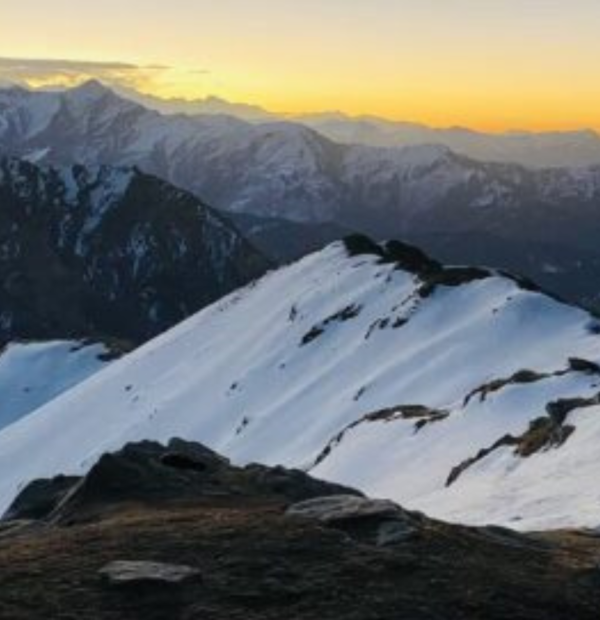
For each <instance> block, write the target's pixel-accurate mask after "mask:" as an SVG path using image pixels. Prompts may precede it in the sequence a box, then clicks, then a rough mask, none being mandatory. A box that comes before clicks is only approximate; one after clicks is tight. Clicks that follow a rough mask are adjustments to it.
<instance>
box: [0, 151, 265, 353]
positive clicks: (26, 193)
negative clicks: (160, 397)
mask: <svg viewBox="0 0 600 620" xmlns="http://www.w3.org/2000/svg"><path fill="white" fill-rule="evenodd" d="M0 246H1V248H2V261H1V262H0V280H1V282H2V285H1V286H0V341H7V340H11V339H15V338H35V339H44V338H56V337H65V338H66V337H82V336H112V337H117V338H120V339H124V340H128V341H132V342H135V343H137V342H140V341H143V340H146V339H147V338H149V337H151V336H153V335H156V334H158V333H160V332H162V331H164V330H165V329H167V328H168V327H170V326H172V325H173V324H175V323H177V322H178V321H180V320H182V319H183V318H185V317H187V316H188V315H190V314H192V313H193V312H195V311H196V310H198V309H200V308H202V307H203V306H206V305H208V304H210V303H212V302H213V301H215V300H216V299H218V298H219V297H221V296H223V295H224V294H226V293H228V292H230V291H231V290H233V289H235V288H238V287H239V286H242V285H243V284H246V283H247V282H249V281H250V280H252V279H254V278H256V277H258V276H260V275H262V274H263V273H264V271H265V270H266V269H267V267H268V266H269V262H268V261H267V260H266V259H265V258H264V257H263V256H262V255H261V254H260V253H259V252H258V251H257V250H255V249H254V248H253V247H252V246H251V245H250V244H249V243H248V242H246V241H245V240H244V239H243V238H242V236H241V235H240V234H239V233H238V232H237V230H236V229H235V228H233V226H232V225H230V224H229V223H228V222H227V221H226V220H224V219H222V218H221V217H220V216H219V215H217V213H216V212H215V211H213V210H212V209H210V208H209V207H207V206H206V205H204V204H203V203H202V202H201V201H199V200H198V199H197V198H195V197H193V196H192V195H190V194H187V193H186V192H182V191H180V190H177V189H175V188H174V187H172V186H170V185H169V184H167V183H165V182H163V181H160V180H158V179H157V178H155V177H151V176H148V175H144V174H142V173H140V172H139V171H137V170H135V169H114V168H107V167H95V168H85V167H83V166H71V167H65V168H39V167H36V166H34V165H32V164H29V163H26V162H21V161H18V160H10V159H5V160H0Z"/></svg>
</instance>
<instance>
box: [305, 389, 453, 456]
mask: <svg viewBox="0 0 600 620" xmlns="http://www.w3.org/2000/svg"><path fill="white" fill-rule="evenodd" d="M355 400H356V397H355ZM449 415H450V413H449V412H448V411H445V410H443V409H431V408H430V407H426V406H424V405H398V406H397V407H389V408H387V409H380V410H378V411H373V412H372V413H368V414H366V415H364V416H363V417H362V418H360V419H358V420H355V421H354V422H352V423H350V424H348V426H346V427H345V428H343V429H342V430H341V431H340V432H339V433H337V434H336V435H335V437H333V439H331V440H330V441H329V442H328V443H327V445H326V446H325V447H324V448H323V450H321V452H320V453H319V455H318V456H317V458H316V459H315V463H314V465H313V466H316V465H319V464H320V463H322V462H323V461H324V460H325V459H326V458H327V457H328V456H329V455H330V454H331V452H332V450H333V449H334V448H335V447H336V446H338V445H339V444H340V443H341V442H342V441H343V439H344V437H345V435H346V434H347V433H348V432H349V431H351V430H353V429H355V428H356V427H357V426H360V425H361V424H365V423H372V422H385V423H388V422H394V421H396V420H414V421H415V422H414V428H415V433H416V432H418V431H420V430H421V429H423V428H424V427H425V426H427V425H428V424H431V423H433V422H441V421H443V420H445V419H446V418H447V417H448V416H449Z"/></svg>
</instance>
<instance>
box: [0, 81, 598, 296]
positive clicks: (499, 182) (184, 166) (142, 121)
mask: <svg viewBox="0 0 600 620" xmlns="http://www.w3.org/2000/svg"><path fill="white" fill-rule="evenodd" d="M1 152H4V153H6V154H9V155H15V156H19V157H22V158H27V159H29V160H33V161H38V162H50V163H54V164H59V165H70V164H72V163H73V162H81V163H83V164H85V165H92V166H95V165H104V164H110V165H119V166H121V165H123V166H136V167H138V168H139V169H140V170H143V171H144V172H146V173H147V174H153V175H156V176H158V177H161V178H163V179H166V180H167V181H169V182H170V183H173V184H175V185H176V186H178V187H182V188H184V189H186V190H189V191H191V192H194V193H195V194H196V195H198V196H202V197H203V199H204V200H206V201H207V202H208V203H209V204H211V205H215V206H216V207H218V208H219V209H222V210H224V211H228V212H229V213H232V214H234V215H240V214H241V215H244V216H247V215H251V216H253V217H255V218H261V219H264V220H267V222H265V225H264V226H263V227H262V229H263V230H264V229H265V227H267V226H268V221H269V220H270V221H271V224H272V220H279V221H280V222H281V221H282V220H288V221H292V222H294V223H300V224H303V225H306V224H309V225H310V226H311V227H313V228H312V230H308V229H306V228H305V230H304V234H305V235H307V242H306V244H305V245H306V247H307V248H311V247H315V246H318V245H319V243H320V242H321V241H328V240H329V237H328V234H325V235H323V230H319V228H321V229H322V228H323V226H324V225H327V226H333V227H336V228H339V229H345V230H352V231H361V232H366V233H368V234H370V235H372V236H375V237H378V238H389V237H401V238H404V239H407V240H409V241H413V242H417V243H419V244H423V245H424V247H425V248H426V249H428V250H429V251H430V252H432V253H434V254H435V253H437V252H438V251H440V250H442V253H443V255H444V256H448V257H449V258H451V259H452V260H455V259H454V257H455V256H456V257H457V258H456V260H458V261H459V262H463V263H466V262H468V261H469V260H470V259H471V258H472V255H473V253H472V252H471V249H470V245H471V244H470V243H468V244H465V243H464V241H465V239H475V240H481V239H491V244H490V246H489V247H490V250H489V251H488V249H487V248H488V245H487V244H486V243H478V244H477V246H478V248H479V249H478V251H477V254H476V259H477V262H480V263H482V264H488V265H490V266H493V267H498V268H511V269H514V268H515V266H516V268H517V270H518V271H521V272H523V273H525V274H526V275H527V276H529V277H530V278H532V279H534V280H536V281H537V280H539V281H543V283H544V284H545V285H546V286H548V287H549V288H550V289H551V290H553V291H554V292H557V293H559V294H561V295H563V296H565V297H567V298H568V299H569V300H572V301H576V302H578V303H584V304H587V305H589V306H590V307H596V306H598V304H599V303H600V302H599V299H598V294H599V291H598V287H597V286H596V285H595V284H594V283H595V282H596V281H598V280H599V278H600V250H598V246H597V243H596V240H597V237H598V234H599V233H600V230H599V228H598V222H600V166H598V167H589V168H572V169H562V168H548V169H541V170H536V169H529V168H526V167H523V166H520V165H517V164H501V163H483V162H479V161H476V160H474V159H469V158H467V157H465V156H462V155H458V154H456V153H454V152H453V151H451V150H449V149H447V148H446V147H441V146H412V147H406V148H375V147H365V146H361V145H344V144H340V143H336V142H333V141H331V140H328V139H327V138H325V137H323V136H322V135H320V134H319V133H317V132H316V131H313V130H312V129H309V128H307V127H304V126H302V125H299V124H295V123H289V122H276V123H263V124H252V123H246V122H244V121H241V120H239V119H235V118H233V117H226V116H210V115H204V116H198V117H190V116H183V115H178V116H165V115H161V114H159V113H157V112H155V111H150V110H147V109H145V108H144V107H142V106H140V105H138V104H135V103H133V102H131V101H128V100H126V99H123V98H120V97H118V96H117V95H116V94H114V93H113V92H112V91H110V90H108V89H106V88H105V87H103V86H102V85H101V84H99V83H94V82H92V83H88V84H85V85H83V86H81V87H78V88H76V89H72V90H69V91H64V92H55V93H40V92H31V91H26V90H20V89H10V90H5V91H0V153H1ZM255 224H256V222H254V223H252V222H251V223H250V228H248V229H247V230H251V229H254V230H256V225H255ZM315 225H316V228H314V226H315ZM290 228H291V227H290ZM247 230H242V232H247ZM284 233H285V231H282V234H284ZM308 233H310V239H308ZM265 238H266V239H267V242H265V245H264V246H262V247H264V248H265V249H266V250H267V251H268V253H270V254H272V255H273V256H280V255H281V245H282V244H281V240H280V237H279V236H277V235H270V237H265V236H263V240H264V239H265ZM289 243H291V242H289ZM284 245H287V243H285V244H284ZM269 246H270V247H269ZM293 256H295V255H294V254H292V257H293Z"/></svg>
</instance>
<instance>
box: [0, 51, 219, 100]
mask: <svg viewBox="0 0 600 620" xmlns="http://www.w3.org/2000/svg"><path fill="white" fill-rule="evenodd" d="M209 74H210V72H209V71H207V70H205V69H197V68H193V69H185V70H182V69H176V68H174V67H171V66H169V65H162V64H149V65H138V64H133V63H127V62H117V61H115V62H104V61H101V62H97V61H88V60H70V59H50V58H7V57H0V81H5V82H12V83H16V84H21V85H24V86H29V87H33V88H58V87H66V86H75V85H77V84H81V83H82V82H85V81H86V80H90V79H97V80H100V81H102V82H104V83H105V84H107V85H109V86H113V87H116V88H126V89H135V90H140V91H144V92H160V91H161V89H164V87H165V85H169V84H173V83H174V82H176V81H178V80H182V79H183V78H184V77H185V81H188V82H189V81H191V80H199V79H202V77H203V76H206V75H209Z"/></svg>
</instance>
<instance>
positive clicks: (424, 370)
mask: <svg viewBox="0 0 600 620" xmlns="http://www.w3.org/2000/svg"><path fill="white" fill-rule="evenodd" d="M599 334H600V322H599V321H598V319H596V318H594V317H592V316H591V315H589V314H588V313H586V312H585V311H583V310H581V309H579V308H575V307H572V306H568V305H564V304H562V303H559V302H557V301H555V300H554V299H552V298H550V297H548V296H547V295H545V294H544V293H542V292H540V291H538V290H536V289H535V287H534V286H533V285H532V284H531V283H529V282H527V281H524V280H522V279H520V278H516V277H513V276H509V275H506V274H501V273H498V272H495V271H491V270H488V269H481V268H466V267H463V268H456V267H447V266H444V265H441V264H440V263H438V262H436V261H434V260H432V259H431V258H429V257H427V256H426V255H425V254H423V253H422V252H421V251H419V250H418V249H416V248H412V247H410V246H406V245H404V244H401V243H398V242H394V243H389V244H387V245H385V246H382V245H377V244H375V243H373V242H372V241H370V240H369V239H366V238H364V237H360V236H354V237H350V238H347V239H346V241H345V242H344V243H337V244H333V245H332V246H329V247H328V248H326V249H325V250H323V251H321V252H319V253H316V254H313V255H311V256H309V257H307V258H305V259H303V260H301V261H299V262H297V263H294V264H293V265H291V266H289V267H286V268H282V269H280V270H278V271H275V272H273V273H270V274H268V275H267V276H265V277H264V278H263V279H261V280H259V281H258V282H257V283H255V284H253V285H251V286H248V287H245V288H243V289H241V290H238V291H236V292H235V293H233V294H232V295H230V296H228V297H226V298H225V299H223V300H221V301H219V302H217V303H216V304H214V305H212V306H210V307H209V308H207V309H205V310H203V311H202V312H200V313H199V314H197V315H195V316H194V317H192V318H190V319H189V320H187V321H185V322H184V323H182V324H181V325H179V326H178V327H176V328H174V329H173V330H171V331H170V332H168V333H166V334H164V335H161V336H160V337H158V338H157V339H155V340H153V341H152V342H150V343H148V344H147V345H145V346H143V347H141V348H139V349H137V350H136V351H134V352H133V353H131V354H129V355H127V356H125V357H124V358H123V359H121V360H118V361H116V362H114V363H113V364H112V365H111V366H110V367H109V368H108V369H106V370H102V371H100V372H99V373H97V374H96V375H95V376H94V377H93V378H92V379H90V380H89V381H85V382H83V383H81V384H79V386H77V387H76V388H74V389H72V390H70V391H69V392H68V393H67V394H65V395H63V396H60V397H58V398H56V399H55V400H53V401H51V402H50V403H49V404H47V405H46V406H44V407H42V408H41V409H38V410H37V411H36V412H35V413H34V414H32V415H28V416H25V417H24V418H22V419H21V420H20V421H18V422H15V423H14V424H12V425H11V426H9V427H7V428H5V429H4V430H3V431H2V432H1V433H0V470H1V471H2V472H4V473H3V475H2V477H1V478H0V512H2V511H3V509H5V508H7V507H8V505H9V504H10V503H11V502H12V500H13V499H14V497H15V495H16V494H17V492H18V490H19V489H20V488H22V487H23V485H24V484H26V483H28V482H30V481H31V480H33V479H35V478H39V477H48V476H53V475H56V474H59V473H60V474H67V475H81V474H82V473H85V472H86V471H88V470H89V469H90V467H92V466H93V465H94V463H96V461H97V459H98V458H100V456H101V455H102V454H103V453H104V452H106V451H112V450H114V449H118V448H120V447H122V446H123V445H124V444H125V443H127V442H129V441H132V440H135V441H139V440H141V439H152V440H159V441H167V440H169V439H170V438H171V437H174V436H179V437H185V438H187V439H202V441H204V442H206V443H207V444H208V445H209V446H210V447H212V448H215V449H219V450H221V451H222V452H223V453H225V454H226V455H227V456H229V457H232V458H233V459H234V461H235V462H236V463H238V464H244V463H249V462H256V461H261V462H266V463H267V464H285V465H288V466H293V467H298V468H302V469H304V470H307V471H310V472H311V473H313V474H314V475H316V476H318V477H322V478H325V479H330V480H333V481H337V482H340V483H342V484H352V485H356V486H358V487H359V488H360V489H362V490H364V491H367V492H369V493H372V494H374V495H375V496H378V497H382V496H383V497H390V498H394V499H396V500H398V501H401V502H402V503H403V504H404V505H406V506H407V507H408V508H412V509H419V510H423V511H425V512H427V513H428V514H430V515H432V516H435V517H440V518H443V519H447V520H451V521H460V522H463V523H472V524H486V525H487V524H489V523H494V524H500V525H506V526H510V527H513V528H516V529H523V530H539V529H551V528H557V527H570V526H589V527H597V526H598V524H599V523H600V504H599V503H598V493H597V490H596V487H595V485H594V484H593V480H595V479H597V477H598V474H599V471H600V462H599V461H598V458H597V454H598V442H599V441H600V365H599V364H600V336H599ZM181 467H182V468H184V467H186V464H185V462H184V463H183V464H182V465H181ZM136 471H137V470H136Z"/></svg>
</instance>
